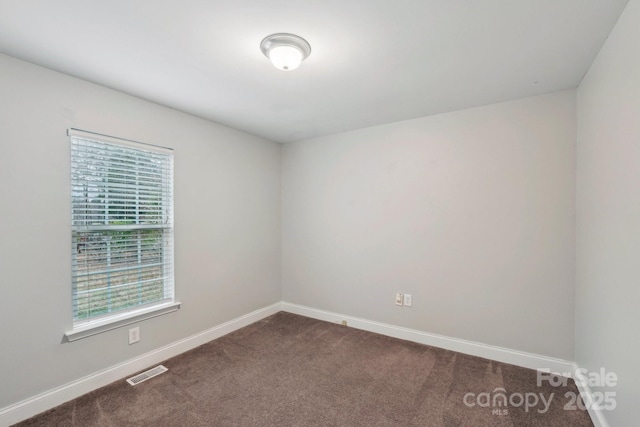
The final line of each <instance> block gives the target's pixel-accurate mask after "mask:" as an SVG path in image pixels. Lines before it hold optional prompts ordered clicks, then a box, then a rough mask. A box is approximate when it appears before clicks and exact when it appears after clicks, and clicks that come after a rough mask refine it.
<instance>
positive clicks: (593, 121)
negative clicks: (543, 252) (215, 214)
mask: <svg viewBox="0 0 640 427" xmlns="http://www.w3.org/2000/svg"><path fill="white" fill-rule="evenodd" d="M577 106H578V148H577V153H578V179H577V245H576V248H577V264H576V268H577V286H576V361H577V362H578V364H579V365H580V366H582V367H584V368H587V369H589V370H590V371H594V372H597V371H599V370H600V368H605V369H606V371H607V372H614V373H616V374H617V375H618V377H619V382H618V384H617V386H614V387H607V388H595V389H594V390H595V391H597V392H605V391H609V392H615V393H616V400H617V409H616V410H615V411H614V412H605V413H604V415H605V416H606V418H607V420H608V422H609V423H610V425H612V426H630V425H637V404H638V402H640V392H639V391H638V384H639V383H640V370H639V369H638V364H637V360H638V353H640V340H639V339H638V328H639V327H640V310H638V302H639V301H640V286H639V285H638V283H639V282H640V268H639V265H640V262H639V260H638V259H639V256H640V197H639V194H640V193H639V188H640V186H639V183H640V1H639V0H631V1H630V2H629V4H628V5H627V8H626V9H625V11H624V13H623V14H622V16H621V17H620V20H619V22H618V24H617V25H616V27H615V28H614V30H613V31H612V32H611V34H610V36H609V39H608V40H607V42H606V43H605V45H604V47H603V48H602V50H601V51H600V53H599V55H598V57H597V58H596V60H595V61H594V63H593V65H592V66H591V69H590V70H589V72H588V73H587V75H586V76H585V78H584V80H583V81H582V83H581V85H580V87H579V90H578V103H577Z"/></svg>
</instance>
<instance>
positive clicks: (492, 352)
mask: <svg viewBox="0 0 640 427" xmlns="http://www.w3.org/2000/svg"><path fill="white" fill-rule="evenodd" d="M282 310H283V311H287V312H289V313H294V314H299V315H301V316H306V317H311V318H314V319H318V320H324V321H327V322H333V323H342V321H343V320H346V321H347V325H348V326H351V327H353V328H356V329H362V330H364V331H369V332H375V333H377V334H382V335H387V336H390V337H394V338H400V339H403V340H407V341H413V342H417V343H420V344H426V345H430V346H433V347H439V348H444V349H446V350H452V351H457V352H459V353H464V354H470V355H472V356H478V357H483V358H485V359H491V360H495V361H498V362H503V363H510V364H512V365H516V366H522V367H524V368H529V369H538V370H550V371H551V372H554V373H568V372H573V366H574V363H573V362H570V361H568V360H563V359H556V358H553V357H547V356H541V355H538V354H533V353H526V352H524V351H518V350H511V349H508V348H503V347H497V346H493V345H488V344H482V343H478V342H473V341H467V340H461V339H458V338H451V337H447V336H444V335H437V334H432V333H428V332H422V331H418V330H415V329H409V328H403V327H400V326H395V325H390V324H387V323H380V322H375V321H372V320H366V319H360V318H358V317H353V316H345V315H343V314H339V313H333V312H330V311H325V310H318V309H315V308H311V307H306V306H303V305H298V304H292V303H289V302H285V301H283V302H282Z"/></svg>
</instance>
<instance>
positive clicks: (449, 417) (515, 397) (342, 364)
mask: <svg viewBox="0 0 640 427" xmlns="http://www.w3.org/2000/svg"><path fill="white" fill-rule="evenodd" d="M163 365H165V366H166V367H167V368H169V371H168V372H166V373H164V374H162V375H160V376H158V377H155V378H152V379H150V380H147V381H145V382H143V383H140V384H138V385H136V386H130V385H129V384H128V383H126V382H125V381H124V380H122V381H118V382H115V383H113V384H111V385H109V386H107V387H104V388H101V389H99V390H96V391H94V392H91V393H89V394H87V395H84V396H82V397H80V398H78V399H76V400H73V401H71V402H67V403H65V404H63V405H61V406H59V407H56V408H54V409H51V410H49V411H47V412H45V413H43V414H40V415H38V416H36V417H33V418H31V419H29V420H26V421H24V422H22V423H20V424H18V425H20V426H82V427H87V426H117V427H120V426H474V427H476V426H549V427H552V426H558V427H560V426H562V427H567V426H592V423H591V420H590V418H589V416H588V414H587V413H586V412H585V411H581V410H569V409H566V408H565V405H567V404H568V403H570V398H569V397H566V396H565V393H567V392H569V393H577V389H576V388H575V385H574V384H573V382H572V381H569V383H568V384H567V385H566V386H564V387H551V386H550V385H549V384H548V382H544V383H543V384H542V385H541V386H538V385H537V375H536V371H533V370H530V369H525V368H520V367H516V366H513V365H508V364H504V363H498V362H494V361H491V360H487V359H481V358H478V357H473V356H467V355H464V354H460V353H455V352H452V351H447V350H442V349H439V348H434V347H429V346H425V345H421V344H416V343H412V342H408V341H402V340H398V339H395V338H389V337H386V336H382V335H377V334H374V333H370V332H365V331H360V330H357V329H353V328H349V327H345V326H340V325H337V324H333V323H328V322H322V321H318V320H314V319H309V318H306V317H302V316H297V315H294V314H289V313H284V312H281V313H277V314H275V315H273V316H270V317H268V318H266V319H264V320H262V321H259V322H257V323H254V324H252V325H250V326H247V327H245V328H242V329H239V330H237V331H235V332H233V333H231V334H228V335H226V336H224V337H222V338H219V339H217V340H215V341H211V342H209V343H207V344H205V345H203V346H200V347H198V348H196V349H194V350H191V351H189V352H187V353H184V354H181V355H180V356H177V357H174V358H172V359H169V360H167V361H166V362H164V363H163ZM502 395H504V396H506V398H502V397H501V396H502ZM534 395H535V396H536V398H537V399H539V401H538V402H537V404H536V405H535V406H534V405H533V403H534V402H535V400H534ZM465 396H466V400H465ZM540 396H542V397H540ZM542 399H544V400H542ZM505 400H506V401H505ZM465 401H466V403H467V404H465ZM526 402H529V403H528V404H527V403H526ZM543 402H549V403H548V406H547V405H545V403H543ZM545 408H546V410H545Z"/></svg>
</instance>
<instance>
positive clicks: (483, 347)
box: [0, 301, 609, 427]
mask: <svg viewBox="0 0 640 427" xmlns="http://www.w3.org/2000/svg"><path fill="white" fill-rule="evenodd" d="M279 311H286V312H289V313H294V314H298V315H301V316H306V317H310V318H313V319H318V320H324V321H327V322H333V323H342V321H347V324H348V326H350V327H353V328H356V329H362V330H365V331H369V332H374V333H378V334H382V335H386V336H390V337H394V338H399V339H403V340H407V341H413V342H417V343H420V344H426V345H431V346H434V347H439V348H443V349H447V350H452V351H457V352H460V353H464V354H469V355H473V356H478V357H483V358H486V359H491V360H495V361H498V362H503V363H510V364H513V365H517V366H522V367H525V368H530V369H539V370H546V371H551V372H554V373H559V374H564V375H567V374H568V373H572V374H574V373H577V374H578V375H579V371H577V366H576V364H575V363H574V362H570V361H567V360H562V359H555V358H551V357H546V356H541V355H537V354H532V353H526V352H522V351H517V350H511V349H508V348H502V347H497V346H492V345H487V344H482V343H477V342H473V341H467V340H461V339H457V338H451V337H447V336H444V335H437V334H432V333H427V332H422V331H418V330H415V329H409V328H403V327H400V326H395V325H390V324H387V323H381V322H375V321H372V320H366V319H361V318H358V317H353V316H346V315H343V314H338V313H333V312H330V311H325V310H319V309H315V308H311V307H306V306H303V305H298V304H292V303H289V302H284V301H281V302H278V303H275V304H272V305H270V306H268V307H264V308H261V309H258V310H256V311H254V312H251V313H249V314H246V315H244V316H240V317H237V318H235V319H232V320H230V321H228V322H225V323H222V324H220V325H218V326H214V327H213V328H210V329H207V330H206V331H203V332H200V333H197V334H195V335H192V336H190V337H187V338H185V339H182V340H179V341H176V342H174V343H172V344H169V345H166V346H164V347H161V348H159V349H157V350H154V351H151V352H149V353H146V354H143V355H141V356H138V357H136V358H134V359H130V360H127V361H125V362H123V363H120V364H118V365H115V366H112V367H110V368H107V369H104V370H102V371H99V372H96V373H94V374H91V375H88V376H86V377H84V378H80V379H78V380H76V381H72V382H70V383H68V384H65V385H63V386H60V387H56V388H54V389H52V390H49V391H47V392H44V393H42V394H39V395H36V396H33V397H31V398H28V399H25V400H23V401H21V402H18V403H16V404H13V405H10V406H7V407H5V408H2V409H0V426H4V425H11V424H14V423H17V422H20V421H23V420H26V419H27V418H30V417H32V416H34V415H37V414H39V413H41V412H44V411H46V410H48V409H51V408H54V407H56V406H58V405H60V404H62V403H64V402H67V401H69V400H72V399H75V398H77V397H79V396H82V395H83V394H86V393H88V392H90V391H93V390H95V389H97V388H100V387H104V386H105V385H108V384H110V383H112V382H114V381H117V380H120V379H124V378H126V377H128V376H130V375H132V374H134V373H136V372H139V371H142V370H144V369H146V368H148V367H149V366H152V365H154V364H158V363H160V362H163V361H165V360H167V359H169V358H171V357H174V356H177V355H179V354H181V353H184V352H186V351H189V350H191V349H193V348H195V347H198V346H200V345H202V344H206V343H207V342H209V341H211V340H214V339H216V338H219V337H221V336H223V335H226V334H228V333H230V332H233V331H235V330H237V329H240V328H242V327H244V326H248V325H250V324H252V323H255V322H257V321H259V320H261V319H264V318H265V317H268V316H271V315H272V314H275V313H277V312H279ZM575 382H576V386H577V387H578V390H579V391H581V392H585V393H586V394H587V396H591V391H590V390H589V387H588V386H587V384H586V383H584V382H583V379H582V378H576V381H575ZM585 403H586V402H585ZM589 415H590V416H591V419H592V421H593V423H594V425H595V427H609V424H608V423H607V422H606V420H605V418H604V414H603V413H602V411H597V410H593V409H589Z"/></svg>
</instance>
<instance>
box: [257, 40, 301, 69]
mask: <svg viewBox="0 0 640 427" xmlns="http://www.w3.org/2000/svg"><path fill="white" fill-rule="evenodd" d="M260 50H262V53H264V55H265V56H266V57H267V58H269V60H270V61H271V63H272V64H273V66H274V67H276V68H277V69H278V70H282V71H291V70H295V69H296V68H298V67H299V66H300V64H301V63H302V61H304V60H305V59H306V58H307V57H308V56H309V54H310V53H311V46H310V45H309V43H308V42H307V41H306V40H305V39H303V38H302V37H298V36H296V35H294V34H287V33H277V34H271V35H270V36H267V37H265V38H264V40H262V42H261V43H260Z"/></svg>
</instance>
